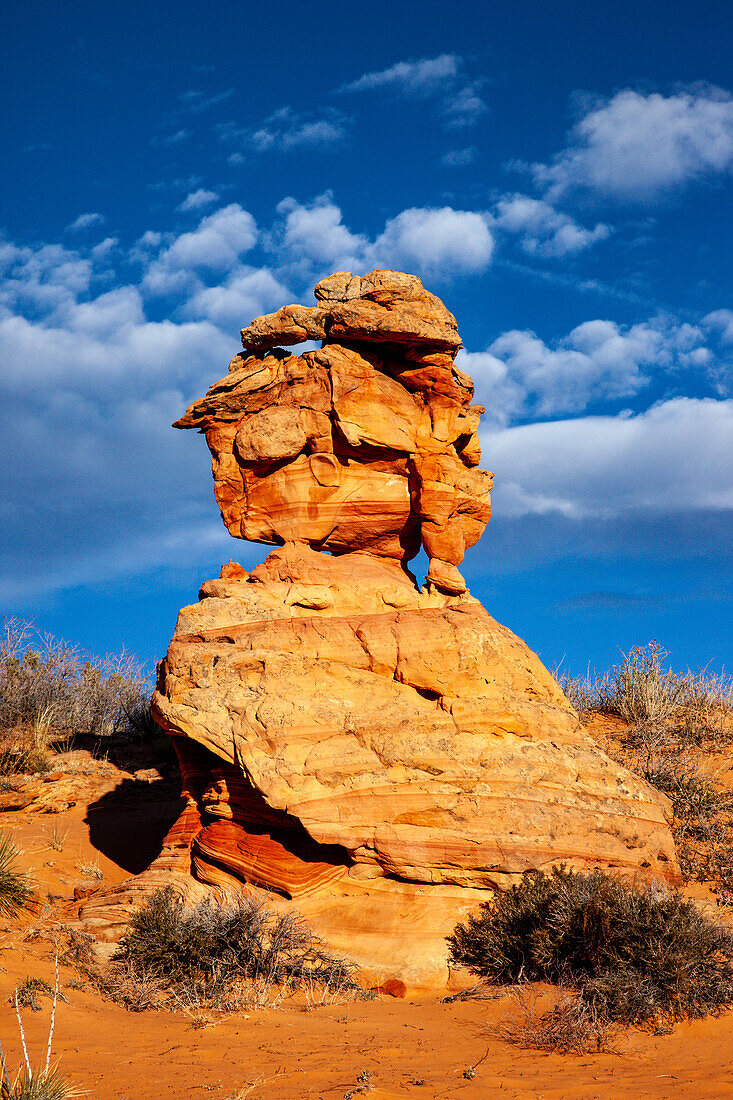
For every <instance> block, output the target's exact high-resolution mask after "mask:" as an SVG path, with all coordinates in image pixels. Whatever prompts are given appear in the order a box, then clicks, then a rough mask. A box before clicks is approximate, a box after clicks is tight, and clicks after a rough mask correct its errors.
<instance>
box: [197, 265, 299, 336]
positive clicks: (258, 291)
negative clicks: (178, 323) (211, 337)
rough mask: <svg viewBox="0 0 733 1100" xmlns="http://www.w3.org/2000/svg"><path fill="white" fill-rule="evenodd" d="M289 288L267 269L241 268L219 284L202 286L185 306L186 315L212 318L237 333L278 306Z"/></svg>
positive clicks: (210, 319)
mask: <svg viewBox="0 0 733 1100" xmlns="http://www.w3.org/2000/svg"><path fill="white" fill-rule="evenodd" d="M289 299H290V291H289V290H288V289H287V287H285V286H284V285H283V283H282V282H280V281H279V280H278V279H276V278H275V276H274V275H273V274H272V272H271V271H268V270H267V269H266V268H238V269H237V270H236V271H235V272H233V273H232V274H231V275H229V276H228V278H227V279H225V281H224V282H223V283H220V284H218V285H217V286H201V287H199V288H198V289H197V290H195V291H194V293H193V294H192V295H191V297H190V298H189V299H188V301H187V302H186V304H185V306H184V307H183V309H182V315H183V316H184V317H190V318H194V319H196V320H208V321H212V322H213V323H214V324H215V325H218V326H219V328H220V329H221V330H222V331H223V332H232V333H236V332H238V330H239V329H241V328H244V327H245V326H246V325H248V324H249V322H250V321H251V320H253V319H254V318H255V317H259V316H260V315H261V314H263V313H270V312H272V311H273V310H276V309H279V308H280V306H281V305H283V303H284V302H286V301H288V300H289Z"/></svg>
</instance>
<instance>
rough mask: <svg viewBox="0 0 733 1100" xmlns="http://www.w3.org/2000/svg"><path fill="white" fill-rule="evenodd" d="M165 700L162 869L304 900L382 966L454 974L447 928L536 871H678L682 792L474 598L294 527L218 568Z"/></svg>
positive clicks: (164, 671) (160, 709)
mask: <svg viewBox="0 0 733 1100" xmlns="http://www.w3.org/2000/svg"><path fill="white" fill-rule="evenodd" d="M154 711H155V714H156V718H157V720H158V721H159V723H160V724H161V725H162V726H163V727H164V728H165V729H166V730H167V731H168V732H169V733H170V734H171V735H172V737H173V740H174V744H175V746H176V750H177V752H178V754H179V758H180V761H181V768H182V773H183V777H184V793H185V794H186V796H187V798H188V804H187V808H186V810H185V811H184V814H183V816H182V818H181V820H180V821H179V823H178V824H177V826H176V827H174V829H173V830H172V832H171V835H170V836H169V838H168V841H167V844H166V848H165V849H164V853H163V856H162V857H161V860H159V861H158V862H157V864H156V868H158V869H160V871H162V870H166V871H167V872H168V873H169V874H170V873H174V874H175V877H176V879H179V878H180V877H181V876H183V881H185V876H186V875H187V874H189V873H191V874H192V875H193V876H195V879H196V880H198V884H208V885H209V886H210V887H212V888H214V889H215V890H216V891H217V892H218V893H221V892H222V891H224V890H229V889H231V888H236V889H244V890H246V891H248V892H249V893H250V894H252V895H253V896H259V897H265V898H267V899H268V901H269V903H270V904H274V905H276V906H278V905H286V906H289V905H292V906H295V907H296V908H297V909H298V910H299V911H300V912H301V913H302V914H303V915H304V916H305V917H306V919H307V920H308V922H309V923H310V924H311V925H312V926H313V927H314V928H315V929H316V930H317V931H318V932H320V933H321V934H322V935H323V937H324V938H325V939H326V940H327V941H328V942H329V943H330V944H331V945H333V946H334V947H335V948H338V949H340V950H342V951H343V952H344V953H345V954H348V955H349V956H350V957H352V958H354V959H355V960H356V961H357V962H358V963H359V964H360V965H361V967H362V969H363V971H365V972H366V974H367V975H368V976H369V977H370V978H374V979H376V980H379V979H382V980H384V979H388V978H400V979H402V980H403V981H405V982H406V983H407V984H408V985H411V986H413V987H419V986H423V987H427V986H436V985H440V984H444V983H445V982H446V981H447V980H448V968H447V962H446V946H445V940H444V937H445V935H446V934H447V933H448V932H449V931H450V930H451V929H452V928H453V926H454V925H455V923H456V922H457V921H458V920H459V919H461V918H463V917H464V916H465V914H466V913H467V912H468V911H469V910H470V909H474V908H475V907H476V906H477V904H478V903H479V902H480V901H482V900H486V899H487V897H489V896H490V891H492V890H493V889H495V888H497V887H500V888H501V887H506V886H507V885H509V884H511V883H512V882H514V881H517V880H518V878H519V876H520V875H521V874H522V872H523V871H525V870H527V869H529V868H549V867H551V866H552V865H553V864H557V863H560V862H564V863H566V864H567V865H569V866H574V867H579V868H590V867H596V866H599V867H602V868H606V869H614V870H618V871H620V872H625V873H631V874H641V875H644V876H645V877H654V878H658V879H661V880H669V879H671V878H674V877H675V875H676V862H675V855H674V847H673V843H672V838H671V835H670V832H669V827H668V820H669V816H670V806H669V803H668V800H667V799H666V798H665V797H664V796H663V795H661V794H659V793H658V792H656V791H655V790H653V789H652V788H651V787H649V786H648V785H647V784H646V783H644V782H643V781H642V780H641V779H639V778H638V777H636V776H634V775H632V774H631V773H629V772H628V771H626V770H625V769H624V768H622V767H621V766H620V765H618V764H616V763H614V762H613V761H611V760H610V759H609V758H608V757H606V756H605V755H604V754H603V753H602V752H601V751H600V750H599V748H598V747H597V746H596V745H595V743H594V742H593V741H592V740H591V739H590V738H589V737H588V736H587V735H586V734H585V733H584V731H583V729H582V727H581V726H580V724H579V721H578V718H577V716H576V714H575V712H574V711H573V710H572V708H571V707H570V705H569V704H568V702H567V700H566V699H565V697H564V696H563V694H562V692H561V691H560V689H559V687H558V686H557V684H556V683H555V681H554V680H553V678H552V677H551V676H550V674H549V673H548V672H547V671H546V669H545V668H544V667H543V666H542V664H541V663H540V661H539V660H538V658H537V657H536V656H535V655H534V654H533V653H531V652H530V650H529V649H528V648H527V646H526V645H525V644H524V643H523V642H522V641H521V640H520V639H519V638H517V637H516V636H515V635H513V634H512V633H511V632H510V631H509V630H507V629H506V628H505V627H503V626H500V625H499V624H498V623H497V622H495V621H494V620H493V619H492V618H491V617H490V616H489V615H488V614H487V612H486V611H485V610H484V609H483V607H482V606H481V604H480V603H478V601H477V600H475V599H473V598H472V597H471V596H470V595H468V594H464V595H462V596H459V597H450V596H446V595H444V594H442V593H439V592H437V591H435V590H432V591H428V590H423V591H422V592H420V591H418V590H417V588H416V586H415V585H414V583H413V581H412V579H411V578H410V577H409V576H408V575H407V574H406V573H405V572H404V571H403V569H402V568H401V567H400V566H399V564H397V563H393V562H390V561H386V560H383V559H377V558H375V557H373V556H371V555H368V554H360V553H353V554H349V555H345V556H343V557H340V558H339V557H330V556H328V555H326V554H322V553H318V552H317V551H314V550H311V549H309V548H308V547H306V546H304V545H302V544H288V545H286V546H285V547H283V548H281V549H279V550H276V551H274V552H273V553H272V554H271V555H270V556H269V557H268V559H267V560H266V561H265V562H264V563H263V565H261V566H259V567H258V568H257V569H255V570H254V571H253V573H251V574H250V575H247V574H246V573H244V571H243V570H242V569H241V568H240V567H239V566H235V565H230V566H225V567H224V569H223V570H222V576H221V578H220V579H218V580H215V581H209V582H207V583H206V584H205V585H204V586H203V588H202V590H201V600H200V602H199V603H198V604H195V605H193V606H191V607H186V608H184V609H183V610H182V611H181V613H180V615H179V619H178V624H177V627H176V633H175V636H174V639H173V641H172V643H171V646H170V649H169V651H168V655H167V657H166V659H165V661H164V662H163V663H162V665H161V669H160V677H159V683H158V690H157V692H156V695H155V697H154ZM160 871H158V870H156V872H154V873H155V874H156V875H157V874H158V873H160ZM148 874H150V872H149V873H148ZM198 884H197V886H196V887H194V884H193V882H191V884H190V885H191V888H193V893H194V895H196V894H198V891H199V890H200V888H201V887H200V886H198Z"/></svg>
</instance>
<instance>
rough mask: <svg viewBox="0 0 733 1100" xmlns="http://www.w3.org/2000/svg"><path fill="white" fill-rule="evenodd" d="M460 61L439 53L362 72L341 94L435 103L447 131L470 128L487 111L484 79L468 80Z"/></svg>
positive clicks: (339, 89)
mask: <svg viewBox="0 0 733 1100" xmlns="http://www.w3.org/2000/svg"><path fill="white" fill-rule="evenodd" d="M465 68H466V66H465V62H464V60H463V58H461V57H459V56H457V55H456V54H440V55H439V56H438V57H424V58H420V59H419V60H413V61H397V62H396V63H395V64H394V65H391V66H390V67H389V68H388V69H381V70H379V71H376V72H369V73H364V74H363V75H362V76H360V77H359V78H358V79H357V80H352V81H350V82H349V83H347V84H342V85H341V86H340V87H339V88H337V89H336V91H337V92H338V93H340V94H357V93H362V92H388V93H391V94H392V95H394V96H397V97H399V98H402V99H418V100H435V101H436V102H437V103H438V104H439V111H440V116H441V119H442V122H443V125H444V127H445V128H446V129H447V130H451V129H458V128H461V127H464V126H471V125H473V124H474V123H475V122H477V121H478V120H479V119H480V118H481V117H482V116H483V115H485V114H486V113H487V111H488V107H487V105H486V103H485V102H484V100H483V98H482V97H481V94H480V93H481V90H482V88H483V87H484V86H485V84H486V80H485V78H483V77H480V78H474V79H470V78H469V77H468V76H467V75H466V72H465Z"/></svg>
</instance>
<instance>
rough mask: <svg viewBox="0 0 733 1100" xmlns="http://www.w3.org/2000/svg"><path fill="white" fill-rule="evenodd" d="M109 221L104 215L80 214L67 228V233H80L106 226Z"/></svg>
mask: <svg viewBox="0 0 733 1100" xmlns="http://www.w3.org/2000/svg"><path fill="white" fill-rule="evenodd" d="M106 221H107V219H106V218H105V216H104V214H92V213H89V214H80V215H79V217H78V218H75V219H74V221H73V222H71V224H70V225H67V226H66V231H67V233H80V232H82V231H83V230H85V229H94V227H95V226H98V225H104V223H105V222H106Z"/></svg>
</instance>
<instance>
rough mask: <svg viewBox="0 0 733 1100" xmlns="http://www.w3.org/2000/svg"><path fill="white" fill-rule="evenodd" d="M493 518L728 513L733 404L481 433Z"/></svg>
mask: <svg viewBox="0 0 733 1100" xmlns="http://www.w3.org/2000/svg"><path fill="white" fill-rule="evenodd" d="M482 444H483V454H484V463H485V464H486V465H487V466H488V467H489V468H490V469H492V470H493V471H494V472H495V474H496V488H495V492H494V507H495V511H496V514H502V515H504V516H521V515H527V514H531V513H535V514H544V513H548V512H559V513H560V514H562V515H566V516H568V517H570V518H582V517H586V516H603V517H612V516H618V515H623V514H624V513H629V512H642V513H648V512H651V511H655V512H674V513H679V512H680V511H690V510H693V509H733V400H726V401H715V400H713V399H711V398H706V399H695V398H690V397H678V398H674V399H673V400H670V401H666V402H663V403H661V404H658V405H655V406H653V407H652V408H651V409H649V410H647V411H646V412H644V413H641V414H639V415H638V416H618V417H608V416H595V417H585V418H583V419H578V420H560V421H554V422H550V423H542V424H526V425H523V426H521V427H515V428H507V429H505V430H502V431H490V430H484V431H483V433H482Z"/></svg>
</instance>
